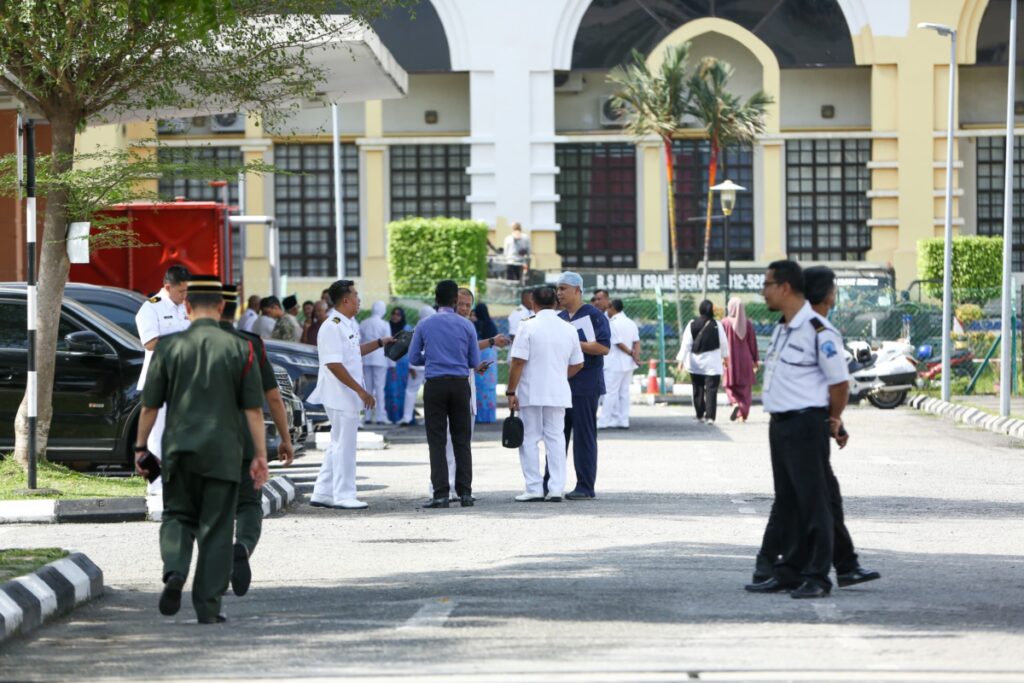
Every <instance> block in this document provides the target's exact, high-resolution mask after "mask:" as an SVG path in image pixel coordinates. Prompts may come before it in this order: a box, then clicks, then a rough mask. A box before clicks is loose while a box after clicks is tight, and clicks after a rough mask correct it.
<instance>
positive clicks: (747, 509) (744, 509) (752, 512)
mask: <svg viewBox="0 0 1024 683" xmlns="http://www.w3.org/2000/svg"><path fill="white" fill-rule="evenodd" d="M740 514H741V515H756V514H757V510H755V509H754V508H752V507H749V506H746V507H741V508H740Z"/></svg>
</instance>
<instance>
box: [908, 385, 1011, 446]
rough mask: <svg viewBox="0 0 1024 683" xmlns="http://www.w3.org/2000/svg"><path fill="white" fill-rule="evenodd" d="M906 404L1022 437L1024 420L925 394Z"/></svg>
mask: <svg viewBox="0 0 1024 683" xmlns="http://www.w3.org/2000/svg"><path fill="white" fill-rule="evenodd" d="M907 405H908V406H910V407H911V408H913V409H915V410H920V411H922V412H926V413H932V414H934V415H938V416H940V417H943V418H946V419H950V420H953V421H954V422H962V423H964V424H967V425H971V426H973V427H978V428H981V429H984V430H987V431H990V432H994V433H996V434H1005V435H1006V436H1009V437H1012V438H1015V439H1024V420H1017V419H1015V418H1008V417H1002V416H1000V415H992V414H990V413H986V412H984V411H982V410H979V409H977V408H974V407H972V406H965V405H961V404H959V403H950V402H948V401H942V400H940V399H937V398H932V397H930V396H927V395H925V394H917V395H916V396H912V397H911V398H910V400H909V401H907Z"/></svg>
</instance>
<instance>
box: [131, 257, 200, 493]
mask: <svg viewBox="0 0 1024 683" xmlns="http://www.w3.org/2000/svg"><path fill="white" fill-rule="evenodd" d="M190 278H191V275H190V274H189V272H188V269H187V268H185V266H171V267H170V268H168V269H167V272H166V273H164V286H163V289H161V290H160V291H159V292H157V293H156V294H155V295H153V296H151V297H150V298H149V299H147V300H146V301H145V302H144V303H143V304H142V308H140V309H139V312H138V313H136V314H135V326H136V327H137V328H138V330H139V341H141V342H142V345H143V346H144V347H146V357H145V359H144V360H143V362H142V372H141V373H139V382H138V388H139V391H140V392H141V391H142V389H143V387H144V386H145V384H146V373H147V372H148V371H149V362H150V360H151V359H152V357H153V349H155V348H156V343H157V341H158V340H159V339H160V337H166V336H167V335H169V334H175V333H177V332H183V331H185V330H186V329H188V313H187V312H186V311H185V295H186V294H188V281H189V279H190ZM166 419H167V407H166V406H164V407H162V408H160V411H159V412H158V413H157V417H156V422H155V423H154V424H153V430H152V431H151V432H150V433H149V440H148V441H147V442H146V446H147V447H148V448H149V452H150V453H152V454H153V455H155V456H156V457H157V458H160V457H161V455H162V452H163V448H162V445H161V442H162V441H163V438H164V425H165V423H166ZM148 493H149V494H150V495H158V494H162V493H163V482H162V481H161V480H160V479H159V478H157V479H156V481H153V482H151V483H150V484H149V488H148Z"/></svg>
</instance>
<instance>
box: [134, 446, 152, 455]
mask: <svg viewBox="0 0 1024 683" xmlns="http://www.w3.org/2000/svg"><path fill="white" fill-rule="evenodd" d="M134 450H135V452H136V453H145V452H146V451H148V450H149V447H148V446H136V447H135V449H134Z"/></svg>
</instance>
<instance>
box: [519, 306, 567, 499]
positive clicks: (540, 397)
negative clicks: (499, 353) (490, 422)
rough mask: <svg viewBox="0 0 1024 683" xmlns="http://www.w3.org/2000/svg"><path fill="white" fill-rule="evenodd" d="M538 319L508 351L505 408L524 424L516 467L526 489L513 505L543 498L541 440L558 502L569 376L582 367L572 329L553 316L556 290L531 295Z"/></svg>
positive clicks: (524, 326) (562, 482) (550, 488)
mask: <svg viewBox="0 0 1024 683" xmlns="http://www.w3.org/2000/svg"><path fill="white" fill-rule="evenodd" d="M533 300H534V305H535V307H536V308H537V309H538V311H537V315H536V316H534V317H533V318H531V319H530V321H529V322H524V323H522V324H521V325H520V326H519V333H518V334H517V335H516V339H515V341H514V342H512V350H511V351H510V352H509V358H510V368H509V377H508V389H507V390H506V391H505V395H506V396H507V397H508V405H509V408H511V409H512V410H519V411H520V414H521V416H522V420H523V428H524V434H523V445H522V446H520V447H519V463H520V465H522V468H523V478H524V479H525V480H526V491H525V492H524V493H522V494H521V495H518V496H516V501H518V502H520V503H529V502H534V501H542V500H544V498H545V496H544V470H543V468H542V467H541V466H540V459H539V458H540V449H539V448H538V446H539V444H540V442H541V441H544V449H545V451H546V456H547V463H548V468H549V471H550V475H551V476H550V479H549V480H548V495H547V499H548V500H549V501H551V502H561V501H562V491H563V490H564V489H565V465H566V462H565V409H566V408H571V407H572V390H571V389H570V387H569V378H570V377H573V376H574V375H575V374H576V373H577V372H579V371H580V370H581V369H583V349H582V348H581V347H580V339H579V334H578V333H577V332H576V328H575V327H573V326H572V325H571V324H569V323H567V322H566V321H564V320H562V319H561V318H559V317H558V314H557V313H555V310H554V308H555V290H554V288H552V287H550V286H548V287H539V288H537V290H536V291H535V292H534V294H533Z"/></svg>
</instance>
